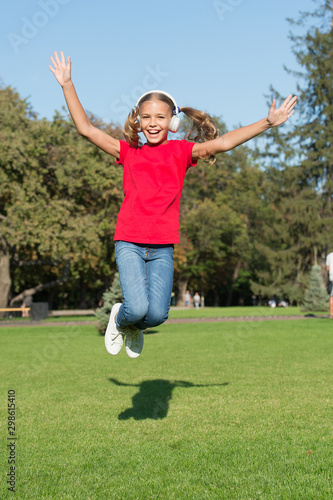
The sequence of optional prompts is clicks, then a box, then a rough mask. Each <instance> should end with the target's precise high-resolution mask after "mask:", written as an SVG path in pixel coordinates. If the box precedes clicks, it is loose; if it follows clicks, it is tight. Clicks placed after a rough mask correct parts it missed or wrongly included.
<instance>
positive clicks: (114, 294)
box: [95, 272, 123, 335]
mask: <svg viewBox="0 0 333 500" xmlns="http://www.w3.org/2000/svg"><path fill="white" fill-rule="evenodd" d="M122 298H123V295H122V291H121V286H120V279H119V273H118V272H117V273H116V274H115V276H114V279H113V283H112V286H111V287H110V289H109V290H108V291H106V292H104V294H103V297H102V300H103V305H102V306H101V307H100V308H99V309H97V310H96V313H95V314H96V317H97V320H98V326H97V329H98V331H99V333H100V334H101V335H104V334H105V330H106V327H107V326H108V322H109V319H110V313H111V309H112V307H113V306H114V304H116V303H117V302H122Z"/></svg>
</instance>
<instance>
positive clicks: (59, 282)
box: [10, 261, 70, 307]
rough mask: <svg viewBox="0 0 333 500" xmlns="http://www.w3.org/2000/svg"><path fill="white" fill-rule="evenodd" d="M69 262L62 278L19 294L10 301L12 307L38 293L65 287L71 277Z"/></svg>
mask: <svg viewBox="0 0 333 500" xmlns="http://www.w3.org/2000/svg"><path fill="white" fill-rule="evenodd" d="M69 267H70V266H69V261H67V262H66V264H65V267H64V272H63V275H62V276H61V278H59V279H57V280H54V281H50V282H49V283H41V284H39V285H37V286H35V287H34V288H29V289H27V290H24V291H23V292H21V293H19V294H18V295H16V296H15V297H13V298H12V300H11V301H10V306H11V307H12V306H13V304H14V303H15V302H18V301H21V300H23V299H24V298H25V297H32V296H33V295H35V293H37V292H41V291H42V290H48V289H50V288H55V287H57V286H60V285H63V284H64V283H66V281H67V280H68V277H69Z"/></svg>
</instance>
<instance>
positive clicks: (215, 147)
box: [192, 95, 297, 160]
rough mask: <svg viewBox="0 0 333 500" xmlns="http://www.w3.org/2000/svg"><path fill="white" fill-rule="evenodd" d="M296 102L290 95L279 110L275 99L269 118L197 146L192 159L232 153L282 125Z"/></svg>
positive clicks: (292, 110) (295, 98) (194, 147)
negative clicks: (231, 151)
mask: <svg viewBox="0 0 333 500" xmlns="http://www.w3.org/2000/svg"><path fill="white" fill-rule="evenodd" d="M296 102H297V97H296V96H295V97H292V95H289V96H288V97H287V99H286V100H285V101H284V102H283V104H282V105H281V106H280V107H279V108H278V109H275V106H276V100H275V99H273V102H272V105H271V107H270V110H269V113H268V117H267V118H264V119H263V120H260V121H258V122H256V123H252V125H248V126H247V127H241V128H238V129H236V130H233V131H231V132H227V133H226V134H224V135H222V136H221V137H218V138H217V139H213V140H212V141H207V142H203V143H197V144H195V145H194V146H193V150H192V158H193V159H195V160H196V159H199V158H203V157H205V156H206V155H209V154H213V155H215V154H218V153H223V152H225V151H230V150H231V149H233V148H235V147H236V146H239V145H240V144H243V143H244V142H247V141H249V140H250V139H253V138H254V137H256V136H257V135H259V134H262V133H263V132H266V130H268V129H270V128H272V127H277V126H278V125H281V124H282V123H284V122H286V121H287V120H288V118H290V117H291V115H292V114H293V113H294V111H295V110H294V107H295V105H296Z"/></svg>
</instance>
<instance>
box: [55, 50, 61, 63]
mask: <svg viewBox="0 0 333 500" xmlns="http://www.w3.org/2000/svg"><path fill="white" fill-rule="evenodd" d="M54 57H55V60H56V61H57V64H60V59H59V56H58V52H54Z"/></svg>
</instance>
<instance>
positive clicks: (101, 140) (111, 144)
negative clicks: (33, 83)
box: [49, 52, 120, 158]
mask: <svg viewBox="0 0 333 500" xmlns="http://www.w3.org/2000/svg"><path fill="white" fill-rule="evenodd" d="M51 62H52V64H53V66H51V65H50V66H49V68H50V70H51V71H52V73H53V74H54V76H55V77H56V79H57V81H58V83H59V84H60V85H61V86H62V90H63V92H64V96H65V99H66V103H67V106H68V110H69V112H70V114H71V117H72V118H73V121H74V123H75V126H76V128H77V131H78V132H79V134H80V135H82V136H83V137H85V138H86V139H88V141H90V142H92V143H93V144H95V145H96V146H98V147H99V148H100V149H102V150H103V151H105V152H106V153H109V154H110V155H112V156H114V157H116V158H119V153H120V142H119V140H118V139H115V138H114V137H111V136H110V135H109V134H106V133H105V132H103V131H102V130H99V129H98V128H97V127H94V126H93V125H92V124H91V122H90V121H89V119H88V117H87V115H86V113H85V111H84V109H83V107H82V105H81V103H80V101H79V98H78V96H77V94H76V91H75V87H74V84H73V82H72V79H71V60H70V57H67V61H66V59H65V56H64V53H63V52H60V58H59V56H58V54H57V52H55V53H54V58H53V57H51Z"/></svg>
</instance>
